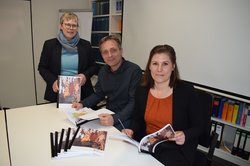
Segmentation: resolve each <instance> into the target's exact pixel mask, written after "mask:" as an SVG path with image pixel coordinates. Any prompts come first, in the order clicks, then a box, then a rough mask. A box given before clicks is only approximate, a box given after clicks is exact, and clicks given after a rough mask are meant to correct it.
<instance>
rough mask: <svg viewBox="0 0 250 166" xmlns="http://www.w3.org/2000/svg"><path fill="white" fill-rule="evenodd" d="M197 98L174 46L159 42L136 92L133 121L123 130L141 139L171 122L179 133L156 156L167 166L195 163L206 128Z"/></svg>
mask: <svg viewBox="0 0 250 166" xmlns="http://www.w3.org/2000/svg"><path fill="white" fill-rule="evenodd" d="M197 100H198V98H197V95H196V92H195V89H194V87H193V86H191V85H189V84H187V83H185V82H184V81H182V80H181V79H180V77H179V71H178V67H177V63H176V54H175V51H174V49H173V47H171V46H169V45H157V46H155V47H154V48H153V49H152V50H151V52H150V55H149V59H148V62H147V66H146V70H145V73H144V75H143V78H142V82H141V84H140V86H139V87H138V88H137V90H136V93H135V108H134V114H133V116H132V118H133V120H132V122H131V125H130V127H129V129H125V130H123V132H125V133H127V134H128V135H129V136H130V137H134V138H135V139H136V140H137V141H139V140H140V139H141V138H142V137H143V136H145V135H147V134H151V133H153V132H155V131H157V130H159V129H161V128H162V127H164V126H165V125H166V124H168V123H169V124H171V125H172V126H173V129H174V130H175V131H176V134H175V136H174V137H170V138H166V139H168V141H165V142H164V143H161V144H159V145H158V146H157V147H156V149H155V153H154V154H152V155H153V156H154V157H155V158H156V159H158V160H159V161H160V162H161V163H163V164H164V165H167V166H172V165H173V166H184V165H185V166H189V165H190V166H191V165H192V163H193V160H194V156H195V151H196V148H197V145H198V137H199V136H200V134H201V133H202V127H203V120H202V118H201V116H202V115H201V110H200V105H199V102H198V101H197Z"/></svg>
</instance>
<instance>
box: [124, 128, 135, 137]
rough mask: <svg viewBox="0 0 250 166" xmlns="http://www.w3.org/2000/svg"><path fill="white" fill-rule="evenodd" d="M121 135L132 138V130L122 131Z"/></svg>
mask: <svg viewBox="0 0 250 166" xmlns="http://www.w3.org/2000/svg"><path fill="white" fill-rule="evenodd" d="M122 133H124V134H126V135H127V136H129V137H130V138H132V137H133V134H134V132H133V130H131V129H122Z"/></svg>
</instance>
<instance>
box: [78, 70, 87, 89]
mask: <svg viewBox="0 0 250 166" xmlns="http://www.w3.org/2000/svg"><path fill="white" fill-rule="evenodd" d="M78 76H79V77H80V84H81V86H83V85H84V84H85V83H86V80H87V78H86V77H85V75H84V74H82V73H81V74H78Z"/></svg>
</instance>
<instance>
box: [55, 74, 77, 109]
mask: <svg viewBox="0 0 250 166" xmlns="http://www.w3.org/2000/svg"><path fill="white" fill-rule="evenodd" d="M58 84H59V85H58V87H59V92H58V100H57V107H59V108H70V107H71V105H72V103H73V102H79V101H80V100H81V84H80V77H78V76H61V75H60V76H59V77H58Z"/></svg>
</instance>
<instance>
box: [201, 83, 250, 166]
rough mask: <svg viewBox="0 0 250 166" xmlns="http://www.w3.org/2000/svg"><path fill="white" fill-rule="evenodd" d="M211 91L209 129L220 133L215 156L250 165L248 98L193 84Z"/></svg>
mask: <svg viewBox="0 0 250 166" xmlns="http://www.w3.org/2000/svg"><path fill="white" fill-rule="evenodd" d="M196 88H198V89H201V90H204V91H206V92H208V93H210V94H212V95H213V107H212V110H211V114H212V118H211V120H212V124H211V132H212V131H215V132H216V133H218V134H219V137H218V142H217V147H216V150H215V154H214V155H215V156H218V157H220V158H223V159H226V160H228V161H230V162H232V163H235V164H237V165H244V166H248V165H250V99H249V97H245V96H243V97H242V96H241V95H237V94H236V95H232V93H227V92H224V91H223V92H220V91H216V90H211V89H209V88H208V89H207V88H203V87H199V86H198V87H196Z"/></svg>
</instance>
